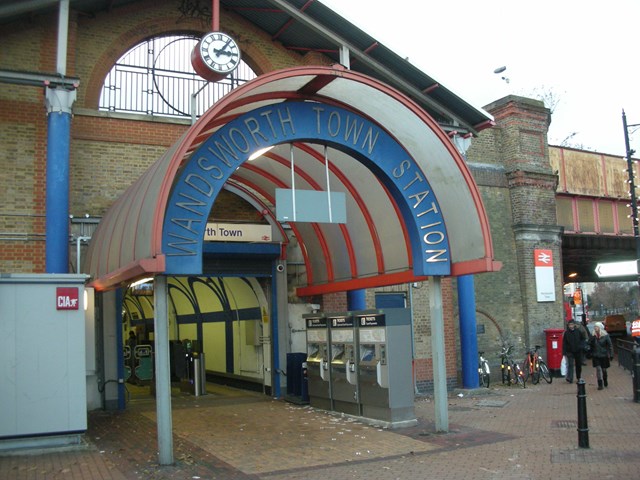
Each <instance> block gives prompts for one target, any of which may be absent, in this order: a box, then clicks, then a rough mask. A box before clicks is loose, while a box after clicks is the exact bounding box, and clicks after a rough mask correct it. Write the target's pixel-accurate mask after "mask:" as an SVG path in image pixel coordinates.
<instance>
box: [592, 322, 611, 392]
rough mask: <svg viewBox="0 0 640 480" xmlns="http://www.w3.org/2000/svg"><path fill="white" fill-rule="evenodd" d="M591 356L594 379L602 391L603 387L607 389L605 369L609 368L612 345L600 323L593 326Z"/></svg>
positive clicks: (607, 382)
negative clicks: (594, 371)
mask: <svg viewBox="0 0 640 480" xmlns="http://www.w3.org/2000/svg"><path fill="white" fill-rule="evenodd" d="M591 355H592V362H593V368H595V369H596V378H597V379H598V390H602V388H603V386H604V387H608V386H609V381H608V378H607V368H609V366H610V362H609V361H610V360H613V343H612V342H611V337H610V336H609V334H608V333H607V331H606V330H605V329H604V326H603V325H602V323H601V322H597V323H596V324H595V325H594V326H593V336H592V337H591Z"/></svg>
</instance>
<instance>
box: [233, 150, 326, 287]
mask: <svg viewBox="0 0 640 480" xmlns="http://www.w3.org/2000/svg"><path fill="white" fill-rule="evenodd" d="M242 168H246V169H247V170H250V171H252V172H255V173H257V174H259V175H261V176H263V177H265V178H267V179H269V180H270V181H271V182H272V183H273V184H274V185H277V186H278V187H280V188H288V187H289V185H287V184H285V183H284V182H282V180H280V179H279V178H276V177H274V176H273V175H271V174H270V173H269V172H267V171H265V170H263V169H261V168H259V167H256V166H255V165H250V164H248V162H245V163H244V164H243V165H242ZM311 227H312V228H313V230H314V232H315V234H316V235H317V237H318V241H319V242H320V248H321V249H322V256H323V257H324V260H325V264H326V266H327V281H334V279H335V275H334V271H333V262H332V261H331V255H330V254H329V247H328V245H327V240H326V238H325V236H324V232H323V231H322V229H320V227H319V226H318V224H317V223H312V224H311ZM305 262H307V260H305ZM307 268H308V269H310V268H311V263H307ZM309 272H310V270H308V271H307V279H309V278H311V277H310V276H309V275H310V273H309ZM309 283H311V281H310V280H309Z"/></svg>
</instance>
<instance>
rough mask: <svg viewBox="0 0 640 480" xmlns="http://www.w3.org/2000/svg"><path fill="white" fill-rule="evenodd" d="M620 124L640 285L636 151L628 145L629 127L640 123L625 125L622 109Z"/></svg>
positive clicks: (639, 283) (624, 115)
mask: <svg viewBox="0 0 640 480" xmlns="http://www.w3.org/2000/svg"><path fill="white" fill-rule="evenodd" d="M622 126H623V127H624V147H625V155H626V156H627V174H628V175H629V197H630V199H631V221H632V223H633V238H635V241H636V272H637V273H638V274H639V275H638V277H637V282H638V285H639V286H640V234H639V229H638V203H637V198H636V186H635V182H634V178H633V175H634V173H633V161H632V160H631V157H633V154H634V153H636V151H635V150H633V149H632V148H631V146H630V145H629V127H638V126H640V124H635V125H627V115H626V114H625V113H624V110H622Z"/></svg>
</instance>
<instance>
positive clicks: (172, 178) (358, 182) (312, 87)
mask: <svg viewBox="0 0 640 480" xmlns="http://www.w3.org/2000/svg"><path fill="white" fill-rule="evenodd" d="M293 100H297V101H313V102H319V103H322V104H326V105H333V106H339V107H340V108H342V109H346V110H349V111H350V112H353V113H354V114H357V115H359V116H362V117H363V118H367V119H369V120H371V121H372V122H374V123H375V124H376V125H378V126H379V127H380V128H381V129H383V130H384V131H385V132H387V133H388V134H389V135H390V136H391V137H393V138H394V139H395V140H396V141H397V142H398V143H399V144H400V145H402V147H403V148H404V149H405V150H406V152H407V153H408V155H409V156H410V157H411V158H412V159H413V160H414V161H415V162H416V164H417V165H418V166H419V168H420V169H421V174H423V175H425V176H426V177H427V178H428V181H429V184H430V185H431V188H432V190H433V194H434V196H435V197H436V198H437V201H438V204H439V207H440V210H441V214H442V216H443V218H444V219H445V225H446V229H447V235H448V239H449V252H450V257H451V272H450V274H451V275H462V274H471V273H479V272H486V271H493V270H497V269H499V263H497V262H495V261H494V259H493V247H492V243H491V237H490V233H489V225H488V221H487V218H486V214H485V211H484V208H483V205H482V201H481V199H480V194H479V192H478V189H477V186H476V185H475V183H474V181H473V178H472V176H471V174H470V172H469V170H468V169H467V166H466V164H465V162H464V161H463V159H462V158H461V157H460V155H459V154H458V152H457V151H456V149H455V147H454V146H453V144H452V143H451V141H450V139H449V138H448V136H447V135H446V133H445V132H444V131H443V130H442V129H441V128H440V127H439V125H438V124H437V122H435V121H434V119H433V118H431V117H430V116H429V115H428V114H427V113H426V112H425V111H424V110H423V109H422V108H421V107H420V106H419V105H417V104H416V103H415V102H413V101H412V100H411V99H409V98H407V97H406V96H404V95H402V94H401V93H400V92H398V91H396V90H395V89H393V88H391V87H389V86H388V85H386V84H384V83H382V82H379V81H377V80H376V79H373V78H371V77H368V76H365V75H362V74H359V73H356V72H353V71H349V70H345V69H344V68H341V67H339V66H336V67H333V68H332V67H300V68H294V69H287V70H283V71H279V72H273V73H271V74H268V75H263V76H260V77H258V78H256V79H255V80H253V81H251V82H249V83H247V84H245V85H243V86H242V87H240V88H238V89H236V90H234V91H232V92H231V93H229V94H228V95H227V96H226V97H224V98H223V99H221V100H220V101H219V102H218V103H217V104H215V105H214V106H213V107H212V108H211V109H210V110H209V111H208V112H207V113H206V114H205V115H203V117H202V118H201V119H200V120H199V121H198V122H197V123H196V124H195V125H193V126H192V127H191V128H190V129H189V130H188V131H187V132H186V133H185V134H184V136H183V137H182V138H181V139H180V140H179V141H178V142H177V143H176V144H175V145H173V146H172V147H171V148H170V149H169V150H168V151H167V152H166V153H165V155H163V156H162V157H161V158H160V159H159V160H158V161H157V162H156V163H155V164H154V165H152V166H151V168H150V169H149V170H148V171H147V172H146V173H145V174H143V176H142V177H140V178H139V179H138V181H136V182H135V183H134V184H133V185H132V186H131V187H130V188H129V189H128V190H127V191H126V192H125V194H124V195H123V196H122V197H121V198H120V199H119V200H118V201H117V202H116V204H114V206H113V207H112V208H111V209H110V210H109V211H108V212H107V214H106V215H105V217H104V218H103V220H102V222H101V224H100V226H99V228H98V230H97V231H96V232H95V234H94V237H93V239H92V241H91V244H90V247H89V252H88V255H87V257H86V262H87V263H86V265H85V271H88V272H89V273H90V274H91V276H92V278H93V279H94V285H95V286H96V287H97V288H101V289H105V288H111V287H114V286H117V285H119V284H120V283H122V282H125V281H130V280H133V279H134V278H136V277H140V276H142V275H148V274H154V273H157V274H161V273H168V274H171V272H166V271H165V267H166V261H165V260H166V257H165V255H166V253H167V252H165V251H163V244H162V230H163V224H164V222H165V216H166V208H167V202H168V198H169V196H170V194H171V190H172V188H173V187H174V184H175V182H176V178H177V176H178V175H179V171H180V169H181V167H183V166H184V165H185V164H186V163H188V162H189V160H190V159H191V156H192V154H193V152H195V151H196V150H197V149H198V148H199V147H200V146H201V145H202V144H203V142H205V141H206V140H207V139H208V138H209V137H210V136H211V135H212V134H214V133H215V132H216V131H217V130H218V129H220V128H222V127H223V126H224V125H226V124H227V123H228V122H231V121H232V120H233V119H235V118H238V117H239V116H240V115H243V114H245V113H247V112H251V111H253V110H255V109H257V108H260V107H264V106H266V105H275V104H280V103H282V102H290V101H293ZM324 148H325V147H324V145H322V144H320V143H315V142H314V141H313V139H310V141H296V142H294V143H293V150H294V155H295V166H296V168H295V178H294V180H295V184H296V188H303V189H308V190H322V189H323V186H324V184H325V170H324V163H323V162H324ZM289 149H290V146H289V145H288V144H280V145H276V146H275V148H273V149H272V150H271V151H270V152H268V153H267V154H266V155H263V156H262V157H260V158H259V159H257V160H255V161H251V162H248V161H247V162H244V163H242V164H241V165H240V166H239V168H238V169H237V170H235V172H234V173H233V175H232V176H231V177H230V179H229V180H228V182H227V184H228V186H229V188H233V189H235V191H236V192H237V191H242V192H247V195H249V196H251V197H252V198H254V199H256V201H257V202H259V204H260V205H264V206H266V207H267V209H268V212H267V217H268V218H271V219H272V223H276V222H275V221H274V220H273V219H274V217H275V189H276V188H290V185H291V169H290V165H289V161H288V159H289V155H290V151H289ZM328 156H329V159H330V165H331V168H330V175H329V177H330V178H329V181H330V184H331V190H332V191H340V192H344V193H345V195H346V198H347V219H348V221H347V223H346V224H343V225H337V224H324V223H323V224H321V223H292V224H291V227H292V229H293V230H294V232H295V235H296V238H297V240H298V241H299V243H300V245H301V248H302V252H303V256H304V261H305V265H306V269H307V275H308V277H307V280H308V285H307V286H306V287H303V288H300V289H299V291H298V293H299V294H300V295H311V294H317V293H325V292H330V291H340V290H350V289H355V288H365V287H370V286H375V285H384V284H397V283H403V282H410V281H415V280H418V279H422V278H424V277H421V276H420V275H416V273H414V272H416V271H420V269H419V268H415V267H416V266H415V265H414V264H413V258H414V256H413V254H412V245H411V239H410V238H409V234H408V231H407V228H406V225H405V220H404V218H403V216H402V214H401V210H402V208H401V207H402V206H401V205H399V203H398V201H397V200H396V199H395V198H394V196H393V195H391V193H390V192H389V191H388V189H387V188H386V187H385V186H384V185H383V183H382V182H381V181H380V180H379V178H378V177H377V176H376V174H375V173H374V171H373V170H372V169H370V168H369V167H367V166H366V165H365V164H364V163H362V162H361V161H360V160H358V159H357V158H354V156H352V155H350V154H349V153H348V152H346V153H345V152H344V151H341V150H338V149H333V148H329V153H328ZM414 208H415V206H414ZM194 273H195V272H194Z"/></svg>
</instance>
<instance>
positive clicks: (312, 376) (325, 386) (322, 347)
mask: <svg viewBox="0 0 640 480" xmlns="http://www.w3.org/2000/svg"><path fill="white" fill-rule="evenodd" d="M303 318H304V319H305V324H306V327H307V384H308V388H309V405H311V406H312V407H315V408H321V409H323V410H331V408H332V402H331V382H330V375H331V370H330V368H329V324H328V322H327V317H325V316H324V315H318V314H309V315H304V316H303Z"/></svg>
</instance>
